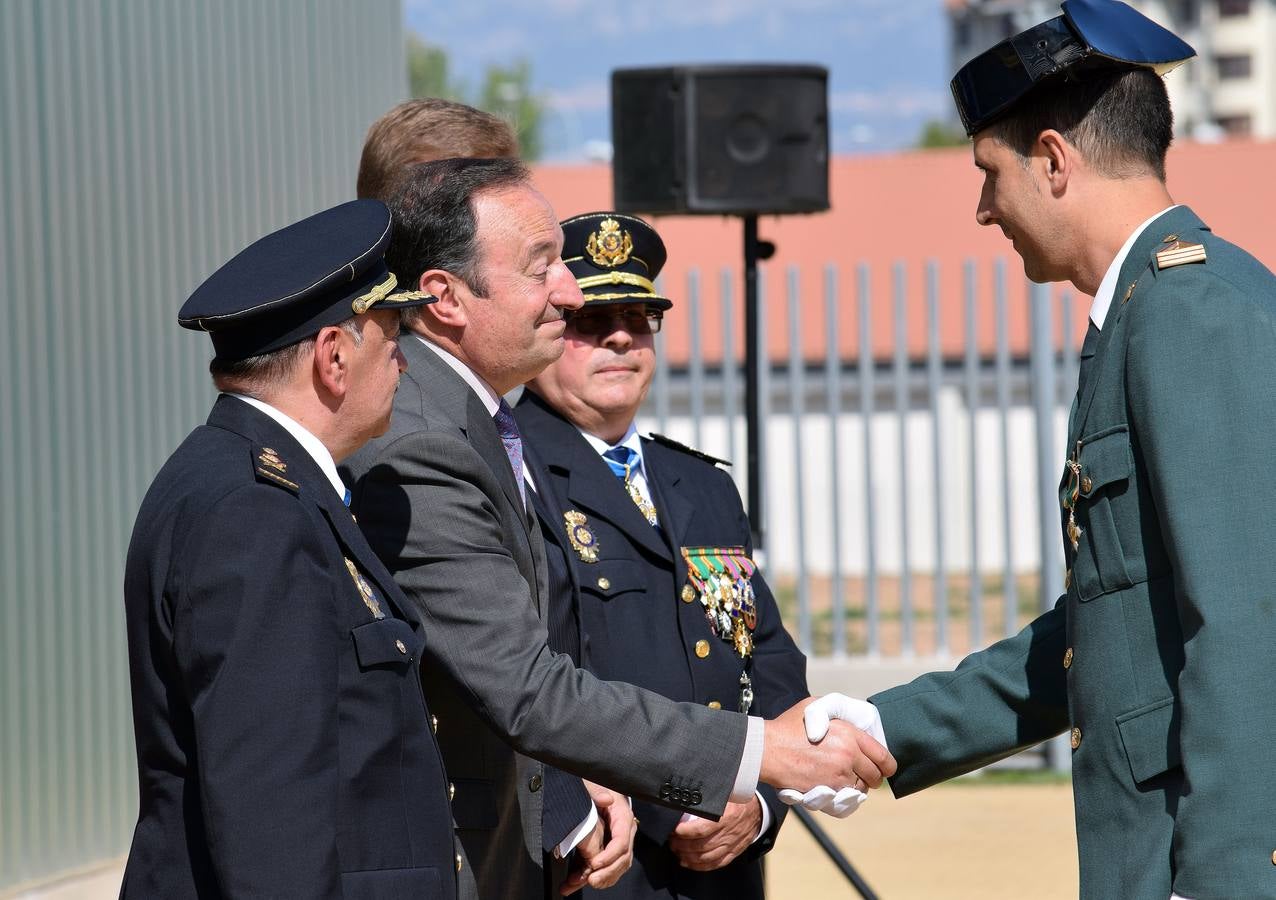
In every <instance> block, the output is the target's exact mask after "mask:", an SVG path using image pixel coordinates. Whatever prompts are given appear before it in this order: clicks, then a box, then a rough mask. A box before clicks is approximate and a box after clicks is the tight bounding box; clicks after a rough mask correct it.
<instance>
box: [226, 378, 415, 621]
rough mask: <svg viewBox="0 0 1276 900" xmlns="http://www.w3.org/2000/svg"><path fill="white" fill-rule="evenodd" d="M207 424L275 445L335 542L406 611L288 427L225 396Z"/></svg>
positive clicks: (402, 612) (342, 506)
mask: <svg viewBox="0 0 1276 900" xmlns="http://www.w3.org/2000/svg"><path fill="white" fill-rule="evenodd" d="M208 424H210V425H215V426H217V427H219V428H225V429H226V430H228V431H233V432H235V433H236V434H239V435H242V436H243V437H245V438H247V439H248V440H250V441H252V442H253V443H254V444H259V445H264V446H269V447H271V448H272V449H274V450H275V451H276V452H277V453H278V454H279V456H280V458H281V459H283V460H284V461H285V464H286V465H287V466H288V470H287V473H286V475H287V477H288V479H289V480H290V481H292V482H294V483H295V484H296V485H297V486H298V487H299V488H300V490H299V491H298V496H300V497H301V499H302V500H304V501H307V502H310V503H313V504H315V505H316V506H318V507H319V509H320V511H322V512H323V514H324V517H325V518H326V519H327V520H328V524H329V526H330V527H331V528H332V530H333V531H334V532H335V533H336V535H337V540H338V542H339V543H340V544H341V545H342V547H343V548H344V549H345V550H346V551H347V552H348V553H349V554H350V555H351V556H352V557H354V561H355V562H357V563H358V564H359V569H360V571H362V572H363V573H364V575H366V576H367V577H368V578H370V579H371V580H372V581H373V582H374V583H375V584H376V586H377V587H378V588H380V593H381V596H382V597H385V598H387V599H389V600H390V602H391V603H393V605H394V607H395V609H396V611H397V612H398V614H399V615H400V616H404V615H405V605H404V604H402V603H399V602H398V597H399V589H398V586H397V585H396V584H395V583H394V579H392V578H391V577H390V576H389V573H388V572H387V571H386V570H385V567H384V566H382V565H381V563H380V560H378V558H377V555H376V554H375V553H374V552H373V551H372V548H371V547H369V546H368V542H367V539H366V538H364V536H363V532H361V531H360V530H359V527H358V526H357V525H356V524H355V521H354V516H352V515H351V514H350V510H349V509H347V508H346V505H345V503H343V502H342V500H341V498H340V497H338V496H337V492H336V490H334V488H333V485H332V483H331V482H329V481H328V476H326V475H325V474H324V473H323V470H322V469H320V468H319V464H318V463H317V462H315V460H314V458H313V457H312V456H311V455H310V454H309V453H307V452H306V449H305V448H304V447H302V446H301V444H299V443H297V441H296V439H294V438H293V436H292V435H291V434H289V433H288V430H287V429H285V428H284V427H283V426H282V425H280V424H279V423H278V422H276V421H275V420H274V419H272V418H270V417H269V416H267V415H266V414H265V413H263V412H261V411H260V410H257V409H254V408H253V407H252V406H249V405H248V404H247V403H243V402H241V401H239V400H236V399H235V398H234V397H226V396H222V397H219V398H218V400H217V403H216V404H215V405H214V407H213V412H212V414H211V415H210V416H209V417H208ZM391 598H393V599H391Z"/></svg>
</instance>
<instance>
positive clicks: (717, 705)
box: [709, 700, 722, 709]
mask: <svg viewBox="0 0 1276 900" xmlns="http://www.w3.org/2000/svg"><path fill="white" fill-rule="evenodd" d="M709 708H710V709H722V704H721V703H719V702H718V701H717V700H710V701H709Z"/></svg>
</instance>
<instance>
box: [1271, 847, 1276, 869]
mask: <svg viewBox="0 0 1276 900" xmlns="http://www.w3.org/2000/svg"><path fill="white" fill-rule="evenodd" d="M1272 865H1273V866H1276V850H1273V851H1272Z"/></svg>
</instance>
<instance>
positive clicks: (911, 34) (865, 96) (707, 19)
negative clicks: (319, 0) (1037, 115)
mask: <svg viewBox="0 0 1276 900" xmlns="http://www.w3.org/2000/svg"><path fill="white" fill-rule="evenodd" d="M404 17H405V24H406V25H407V27H408V28H409V29H411V30H413V31H415V32H416V33H417V34H419V35H420V36H421V37H422V39H424V40H425V41H427V42H429V43H432V44H436V45H439V46H442V47H444V48H446V49H447V51H448V53H449V56H450V60H451V66H452V74H453V77H458V78H461V79H463V80H465V81H466V82H467V83H469V84H470V85H477V84H478V83H479V81H480V79H481V77H482V73H483V70H484V69H485V68H486V67H487V66H488V65H490V64H492V63H508V62H510V61H513V60H516V59H519V58H524V59H526V60H528V62H530V64H531V67H532V77H533V89H534V90H535V91H536V92H537V93H538V94H540V95H541V96H542V97H543V98H544V99H545V101H546V105H547V109H548V115H547V117H546V118H547V121H546V124H545V130H544V137H545V147H546V154H545V157H546V159H550V160H577V159H580V158H582V157H583V156H584V152H585V151H584V148H585V145H586V144H587V142H589V141H606V140H607V139H608V138H609V135H610V127H611V126H610V120H609V118H608V115H609V112H608V95H609V76H610V72H611V70H612V69H614V68H618V67H628V66H651V65H669V64H675V63H702V62H798V63H816V64H819V65H823V66H827V67H828V69H829V118H830V138H831V142H832V147H833V152H834V153H862V152H880V151H886V150H893V149H896V148H900V147H907V146H910V145H911V144H913V143H914V141H915V140H916V138H917V135H918V133H919V131H920V130H921V126H922V123H924V122H925V121H926V120H927V119H930V118H938V117H943V116H947V115H948V112H949V106H950V104H951V102H952V101H951V99H950V97H949V94H948V78H949V75H950V73H949V71H948V68H949V63H948V59H947V56H948V51H947V32H946V24H945V18H944V13H943V7H942V0H778V2H777V0H770V2H762V0H642V2H625V0H506V2H500V3H498V2H494V0H446V2H445V0H405V3H404Z"/></svg>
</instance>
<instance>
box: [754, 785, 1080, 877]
mask: <svg viewBox="0 0 1276 900" xmlns="http://www.w3.org/2000/svg"><path fill="white" fill-rule="evenodd" d="M816 819H817V821H818V822H819V823H820V824H821V825H823V826H824V829H825V830H826V831H827V832H828V833H829V835H830V836H831V837H832V838H833V840H834V841H836V843H837V845H838V846H839V847H840V848H841V849H842V852H843V853H844V854H846V856H847V857H848V858H849V859H850V861H851V864H852V865H854V866H855V868H856V869H857V870H858V871H859V872H860V874H861V875H862V876H863V877H864V879H865V880H866V881H867V882H868V884H869V886H870V887H871V888H872V889H873V890H874V891H875V892H876V893H877V894H878V896H879V897H880V898H881V900H914V898H915V900H923V898H924V900H961V898H972V900H973V898H979V900H1002V898H1004V900H1027V898H1031V900H1054V898H1058V900H1065V898H1075V897H1076V896H1077V849H1076V836H1075V832H1074V829H1073V815H1072V788H1071V787H1070V786H1069V785H1068V784H1066V783H1054V784H1000V783H998V784H981V783H979V780H978V779H963V780H961V781H959V782H956V783H953V784H947V785H940V786H938V787H934V788H931V789H930V790H926V791H922V792H921V793H919V794H914V795H912V796H911V797H907V798H905V799H903V800H895V799H894V798H892V797H891V796H890V795H889V794H888V793H886V792H885V791H883V792H877V793H874V794H873V796H872V797H871V798H870V799H869V802H868V803H866V804H864V805H863V806H862V807H860V809H859V811H858V812H856V813H855V814H854V815H853V816H851V817H850V818H848V819H843V820H838V819H833V818H830V817H828V816H822V815H820V816H817V817H816ZM767 860H768V862H767V892H768V897H770V898H771V900H807V898H823V897H830V898H841V897H848V898H849V897H856V896H858V895H857V894H856V892H855V890H854V889H853V888H852V887H851V886H850V885H849V884H848V883H847V882H846V881H845V879H843V877H842V875H841V873H840V872H838V870H837V869H836V868H835V867H834V866H833V864H832V862H830V861H829V859H828V858H827V857H826V856H825V855H824V853H823V851H821V850H820V848H819V846H818V845H817V844H816V843H815V841H814V840H813V839H812V838H811V836H810V835H809V834H808V833H807V831H806V829H805V828H803V827H802V824H801V823H800V822H798V821H797V819H796V818H795V817H790V818H789V819H788V821H787V822H786V823H785V826H784V828H783V830H782V831H781V832H780V839H779V841H778V842H777V844H776V847H775V849H773V850H772V851H771V853H770V854H769V855H768V857H767Z"/></svg>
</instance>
